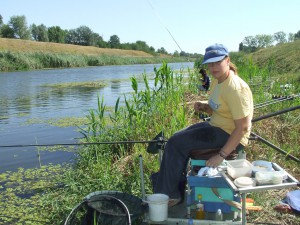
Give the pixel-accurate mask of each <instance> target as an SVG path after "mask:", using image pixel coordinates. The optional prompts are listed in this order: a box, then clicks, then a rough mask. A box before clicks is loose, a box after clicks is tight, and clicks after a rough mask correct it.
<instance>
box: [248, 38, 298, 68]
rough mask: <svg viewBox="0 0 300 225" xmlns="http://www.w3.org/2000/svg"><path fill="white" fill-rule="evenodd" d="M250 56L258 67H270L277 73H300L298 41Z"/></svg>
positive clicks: (269, 48)
mask: <svg viewBox="0 0 300 225" xmlns="http://www.w3.org/2000/svg"><path fill="white" fill-rule="evenodd" d="M250 55H251V56H252V59H253V62H254V63H255V64H257V65H258V66H259V67H268V66H272V67H274V68H276V70H277V72H278V73H284V72H292V73H295V72H299V71H300V61H299V59H300V40H298V41H294V42H290V43H284V44H279V45H276V46H272V47H268V48H264V49H261V50H259V51H257V52H254V53H252V54H250Z"/></svg>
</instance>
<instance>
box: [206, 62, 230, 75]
mask: <svg viewBox="0 0 300 225" xmlns="http://www.w3.org/2000/svg"><path fill="white" fill-rule="evenodd" d="M229 62H230V61H229V57H225V58H224V59H222V60H221V61H218V62H213V63H208V64H207V67H208V69H209V72H210V74H211V75H212V76H213V77H214V78H216V79H217V80H220V79H222V78H223V76H227V72H228V70H229Z"/></svg>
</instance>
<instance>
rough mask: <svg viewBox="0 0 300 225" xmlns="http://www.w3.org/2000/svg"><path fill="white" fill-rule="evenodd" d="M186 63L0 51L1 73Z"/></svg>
mask: <svg viewBox="0 0 300 225" xmlns="http://www.w3.org/2000/svg"><path fill="white" fill-rule="evenodd" d="M164 60H166V61H167V62H184V61H186V59H184V58H180V57H177V58H171V57H167V58H163V57H152V56H151V57H140V58H139V57H135V56H115V55H83V54H82V55H80V54H68V53H49V52H10V51H0V71H18V70H37V69H48V68H71V67H87V66H105V65H133V64H151V63H153V64H155V63H161V62H162V61H164Z"/></svg>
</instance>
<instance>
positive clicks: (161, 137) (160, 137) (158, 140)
mask: <svg viewBox="0 0 300 225" xmlns="http://www.w3.org/2000/svg"><path fill="white" fill-rule="evenodd" d="M297 109H300V105H299V106H295V107H292V108H288V109H284V110H280V111H277V112H274V113H270V114H267V115H263V116H260V117H257V118H255V119H252V122H257V121H260V120H263V119H267V118H270V117H273V116H277V115H280V114H283V113H287V112H290V111H294V110H297ZM165 142H167V140H166V139H165V138H164V134H163V132H161V133H159V134H158V135H157V136H156V137H155V138H154V139H153V140H142V141H135V140H132V141H108V142H82V143H60V144H59V143H57V144H28V145H25V144H24V145H0V148H12V147H15V148H21V147H51V146H79V145H101V144H133V143H136V144H137V143H147V144H151V143H153V144H158V145H163V144H164V143H165Z"/></svg>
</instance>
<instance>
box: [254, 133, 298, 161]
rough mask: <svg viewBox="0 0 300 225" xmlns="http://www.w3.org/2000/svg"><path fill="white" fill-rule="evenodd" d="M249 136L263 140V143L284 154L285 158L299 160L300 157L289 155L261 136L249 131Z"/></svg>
mask: <svg viewBox="0 0 300 225" xmlns="http://www.w3.org/2000/svg"><path fill="white" fill-rule="evenodd" d="M251 138H252V140H258V141H261V142H263V143H264V144H266V145H268V146H269V147H271V148H273V149H275V150H276V151H278V152H280V153H282V154H284V155H285V156H286V157H287V158H290V159H292V160H294V161H295V162H298V163H299V162H300V159H298V158H296V157H295V156H293V155H291V154H290V153H288V152H286V151H284V150H283V149H281V148H279V147H277V146H275V145H274V144H272V143H271V142H269V141H267V140H266V139H264V138H262V137H261V136H259V135H257V134H255V133H253V132H251Z"/></svg>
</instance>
